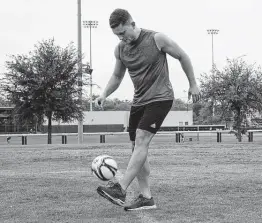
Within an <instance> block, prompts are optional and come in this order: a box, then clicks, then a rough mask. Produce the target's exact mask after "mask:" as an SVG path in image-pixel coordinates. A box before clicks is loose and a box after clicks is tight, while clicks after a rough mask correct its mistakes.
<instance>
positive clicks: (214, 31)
mask: <svg viewBox="0 0 262 223" xmlns="http://www.w3.org/2000/svg"><path fill="white" fill-rule="evenodd" d="M218 32H219V30H218V29H208V30H207V33H208V34H209V35H211V37H212V72H214V71H215V58H214V37H213V36H214V35H216V34H218Z"/></svg>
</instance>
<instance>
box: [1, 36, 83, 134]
mask: <svg viewBox="0 0 262 223" xmlns="http://www.w3.org/2000/svg"><path fill="white" fill-rule="evenodd" d="M77 63H78V57H77V51H76V50H75V48H74V47H73V45H72V44H69V45H68V46H67V47H66V48H64V49H63V48H61V47H60V46H57V45H55V41H54V39H50V40H44V41H42V42H39V43H38V44H37V45H35V48H34V51H33V52H29V54H28V55H12V56H11V60H10V61H7V62H6V68H7V70H8V72H7V73H6V74H5V78H4V80H3V82H4V84H3V89H4V90H5V91H6V93H7V94H8V99H9V100H10V101H11V102H12V103H13V104H14V105H15V109H14V113H15V115H16V116H15V117H16V118H17V121H18V122H21V121H23V122H24V121H27V122H32V120H33V119H34V117H37V119H38V120H41V121H42V120H43V117H44V116H47V117H48V119H49V128H48V129H49V133H50V131H51V119H53V120H59V119H61V120H62V121H64V122H66V121H70V120H73V119H75V118H78V117H80V116H82V108H81V106H80V104H79V101H78V100H77V96H78V90H77V89H78V88H77ZM50 134H51V133H50Z"/></svg>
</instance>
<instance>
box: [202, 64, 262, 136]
mask: <svg viewBox="0 0 262 223" xmlns="http://www.w3.org/2000/svg"><path fill="white" fill-rule="evenodd" d="M227 62H228V63H227V66H226V67H225V68H224V69H223V70H222V71H218V70H216V71H215V72H214V73H213V74H203V75H202V77H201V90H202V96H203V101H204V102H205V103H207V104H209V105H210V107H211V108H212V107H213V106H215V108H216V109H217V110H219V113H217V114H219V116H220V120H221V121H222V120H227V119H230V117H231V116H233V123H234V124H233V127H234V128H235V129H236V130H237V132H238V134H237V137H238V139H239V141H241V129H242V128H243V125H244V124H245V123H247V117H248V116H252V115H253V114H254V113H255V112H257V111H258V112H261V111H262V72H261V69H260V67H258V68H256V67H255V66H254V65H248V64H247V63H246V62H244V61H243V60H237V59H235V60H228V61H227Z"/></svg>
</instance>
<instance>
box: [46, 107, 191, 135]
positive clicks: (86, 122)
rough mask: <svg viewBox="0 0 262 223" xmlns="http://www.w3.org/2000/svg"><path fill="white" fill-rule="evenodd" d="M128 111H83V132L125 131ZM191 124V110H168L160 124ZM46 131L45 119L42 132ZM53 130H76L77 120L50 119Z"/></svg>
mask: <svg viewBox="0 0 262 223" xmlns="http://www.w3.org/2000/svg"><path fill="white" fill-rule="evenodd" d="M128 120H129V111H93V112H84V119H83V130H84V132H122V131H127V129H128ZM191 125H193V111H192V110H190V111H170V112H169V113H168V115H167V117H166V119H165V120H164V122H163V124H162V129H163V130H165V129H170V128H171V127H178V126H191ZM46 131H47V120H45V123H44V132H46ZM52 131H53V132H59V133H60V132H77V131H78V121H77V120H74V121H73V122H70V123H63V122H56V121H52Z"/></svg>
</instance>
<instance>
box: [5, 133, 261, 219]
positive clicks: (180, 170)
mask: <svg viewBox="0 0 262 223" xmlns="http://www.w3.org/2000/svg"><path fill="white" fill-rule="evenodd" d="M260 144H261V143H216V142H213V143H208V142H206V143H194V142H193V143H192V142H186V143H181V144H174V143H173V141H172V140H168V138H166V137H164V138H161V137H160V136H158V139H156V140H154V141H153V142H152V145H151V147H150V149H149V153H150V156H149V160H150V163H151V166H152V170H151V175H152V177H151V185H152V194H153V196H154V199H155V201H156V204H157V206H158V209H156V210H144V211H137V212H125V211H124V210H123V209H122V208H121V207H119V206H115V205H113V204H111V203H110V202H109V201H107V200H105V199H104V198H102V197H100V196H99V195H98V194H97V193H96V188H97V186H98V185H99V184H101V183H102V184H104V183H103V182H101V181H99V180H98V179H96V178H95V177H94V176H93V175H92V174H91V172H90V164H91V162H92V160H93V158H94V157H96V156H97V155H101V154H109V155H112V156H113V157H114V158H115V160H116V161H117V162H118V165H119V169H120V172H124V171H125V168H126V166H127V163H128V160H129V158H130V154H131V151H130V145H129V144H128V143H110V144H109V143H106V144H96V145H95V144H92V145H89V146H87V145H81V146H79V145H49V146H47V145H37V146H34V145H28V146H19V145H16V146H15V145H13V146H12V145H8V146H4V145H2V146H1V147H0V165H1V169H0V197H1V199H0V222H1V223H2V222H3V223H7V222H8V223H9V222H19V223H20V222H69V223H71V222H86V223H89V222H90V223H92V222H97V223H103V222H120V223H125V222H134V223H140V222H141V223H142V222H150V223H151V222H153V223H154V222H161V223H162V222H179V223H180V222H212V223H214V222H219V223H220V222H237V223H240V222H243V223H253V222H256V223H261V222H262V145H260ZM118 176H120V174H118ZM135 194H137V183H136V182H134V183H132V184H131V186H130V187H129V190H128V201H130V200H131V199H132V196H133V195H135Z"/></svg>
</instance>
